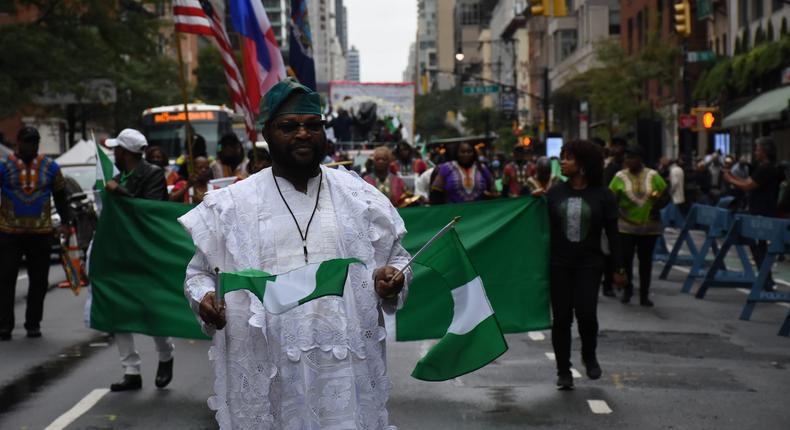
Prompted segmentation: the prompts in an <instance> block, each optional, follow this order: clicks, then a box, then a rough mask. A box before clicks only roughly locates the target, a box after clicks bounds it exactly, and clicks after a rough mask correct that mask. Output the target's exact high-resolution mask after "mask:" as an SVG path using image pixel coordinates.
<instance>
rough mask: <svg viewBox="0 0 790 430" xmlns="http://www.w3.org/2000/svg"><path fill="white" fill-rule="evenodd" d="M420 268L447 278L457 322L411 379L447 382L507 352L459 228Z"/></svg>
mask: <svg viewBox="0 0 790 430" xmlns="http://www.w3.org/2000/svg"><path fill="white" fill-rule="evenodd" d="M414 264H416V265H419V266H422V267H424V268H426V269H428V270H430V271H433V272H435V273H436V274H437V275H438V278H437V279H441V280H442V282H443V284H444V285H442V287H443V288H446V289H448V290H449V292H450V294H451V295H452V306H453V309H452V311H453V318H452V321H451V322H450V325H449V327H447V332H446V333H445V335H444V337H442V338H441V340H439V343H437V344H436V345H434V346H433V348H431V349H430V351H428V353H427V354H426V355H425V356H424V357H423V358H422V359H420V361H419V362H418V363H417V366H416V367H415V368H414V371H413V372H412V374H411V376H413V377H415V378H417V379H422V380H424V381H445V380H448V379H452V378H455V377H458V376H461V375H463V374H465V373H469V372H473V371H475V370H477V369H479V368H481V367H483V366H485V365H487V364H488V363H490V362H492V361H494V359H496V358H497V357H499V356H500V355H502V354H504V353H505V351H507V343H506V342H505V337H504V336H503V335H502V330H501V329H500V327H499V323H498V322H497V320H496V317H495V316H494V311H493V309H492V308H491V304H490V303H489V302H488V297H487V296H486V291H485V288H484V287H483V281H482V279H481V278H480V275H478V274H477V271H476V270H475V268H474V266H473V265H472V261H471V260H470V259H469V256H468V255H467V253H466V249H464V246H463V244H461V241H460V239H458V234H457V233H456V232H455V229H451V230H450V231H449V232H447V234H445V235H444V236H442V237H441V238H439V239H438V240H437V241H436V242H435V243H434V244H433V245H432V246H431V247H430V248H428V249H426V250H425V251H424V252H423V253H422V254H421V255H420V256H418V257H417V259H416V260H415V262H414ZM423 323H424V324H426V325H431V324H436V323H438V321H424V322H423Z"/></svg>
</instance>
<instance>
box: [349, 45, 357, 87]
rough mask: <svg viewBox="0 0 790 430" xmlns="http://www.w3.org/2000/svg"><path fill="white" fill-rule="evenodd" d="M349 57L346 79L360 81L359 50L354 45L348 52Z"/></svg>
mask: <svg viewBox="0 0 790 430" xmlns="http://www.w3.org/2000/svg"><path fill="white" fill-rule="evenodd" d="M346 58H347V61H348V63H347V69H346V79H348V80H349V81H355V82H359V51H357V48H356V47H355V46H354V45H351V49H350V50H349V51H348V54H346Z"/></svg>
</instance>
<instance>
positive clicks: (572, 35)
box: [554, 30, 577, 62]
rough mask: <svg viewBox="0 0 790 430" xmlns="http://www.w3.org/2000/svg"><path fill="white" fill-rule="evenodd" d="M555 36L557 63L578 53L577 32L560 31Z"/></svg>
mask: <svg viewBox="0 0 790 430" xmlns="http://www.w3.org/2000/svg"><path fill="white" fill-rule="evenodd" d="M554 34H555V42H556V43H555V47H556V59H557V62H560V61H563V60H565V59H566V58H568V57H570V56H571V54H573V52H574V51H576V39H577V34H576V30H560V31H558V32H556V33H554Z"/></svg>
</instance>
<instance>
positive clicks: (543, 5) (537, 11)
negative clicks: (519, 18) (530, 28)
mask: <svg viewBox="0 0 790 430" xmlns="http://www.w3.org/2000/svg"><path fill="white" fill-rule="evenodd" d="M529 13H530V14H531V15H533V16H537V15H545V16H548V15H549V0H529Z"/></svg>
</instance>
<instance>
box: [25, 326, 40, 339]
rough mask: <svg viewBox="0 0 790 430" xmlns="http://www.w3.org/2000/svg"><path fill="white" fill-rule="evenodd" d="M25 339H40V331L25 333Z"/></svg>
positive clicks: (36, 329)
mask: <svg viewBox="0 0 790 430" xmlns="http://www.w3.org/2000/svg"><path fill="white" fill-rule="evenodd" d="M27 337H30V338H38V337H41V329H38V328H35V329H31V330H28V331H27Z"/></svg>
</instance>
